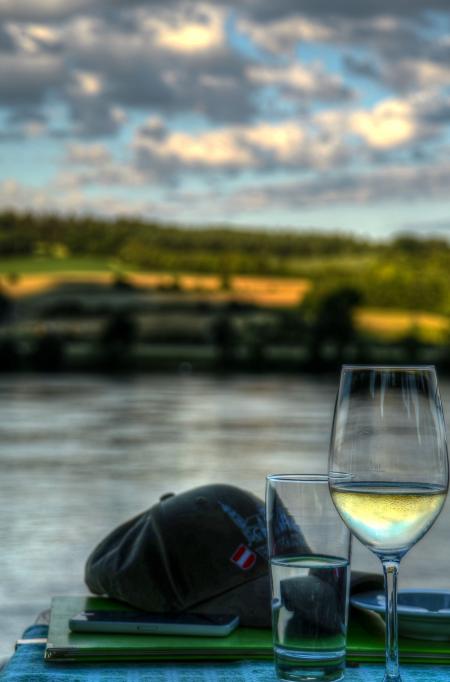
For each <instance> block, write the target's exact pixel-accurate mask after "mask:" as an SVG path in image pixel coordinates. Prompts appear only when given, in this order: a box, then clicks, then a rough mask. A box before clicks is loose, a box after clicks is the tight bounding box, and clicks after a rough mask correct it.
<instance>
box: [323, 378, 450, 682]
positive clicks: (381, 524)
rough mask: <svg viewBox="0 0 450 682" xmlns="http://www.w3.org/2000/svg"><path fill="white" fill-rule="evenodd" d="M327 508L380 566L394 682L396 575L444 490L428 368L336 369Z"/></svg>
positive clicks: (444, 463)
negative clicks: (329, 504) (329, 502)
mask: <svg viewBox="0 0 450 682" xmlns="http://www.w3.org/2000/svg"><path fill="white" fill-rule="evenodd" d="M329 481H330V492H331V496H332V499H333V502H334V504H335V506H336V509H337V510H338V512H339V514H340V515H341V517H342V519H343V520H344V522H345V523H346V524H347V526H348V527H349V528H350V530H351V531H352V533H353V534H354V535H355V536H356V537H357V538H358V539H359V540H360V541H361V542H362V543H363V544H365V545H366V546H367V547H368V548H369V549H370V550H371V551H372V552H374V553H375V554H376V555H377V556H378V557H379V558H380V559H381V562H382V564H383V572H384V578H385V591H386V673H385V678H384V679H385V681H386V682H394V681H399V680H400V673H399V665H398V635H397V574H398V568H399V564H400V560H401V558H402V557H403V556H404V555H405V554H406V552H408V550H409V549H410V548H411V547H412V546H413V545H414V544H415V543H416V542H418V541H419V540H420V538H421V537H423V535H425V533H426V532H427V531H428V530H429V528H430V527H431V526H432V524H433V522H434V521H435V520H436V518H437V516H438V515H439V513H440V511H441V509H442V507H443V505H444V502H445V498H446V495H447V489H448V456H447V444H446V437H445V424H444V415H443V410H442V403H441V400H440V396H439V389H438V382H437V377H436V372H435V370H434V367H431V366H427V367H405V366H402V367H390V366H386V367H383V366H344V367H343V368H342V373H341V381H340V386H339V392H338V396H337V400H336V407H335V413H334V420H333V428H332V434H331V444H330V460H329Z"/></svg>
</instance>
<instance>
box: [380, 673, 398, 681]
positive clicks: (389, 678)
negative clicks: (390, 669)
mask: <svg viewBox="0 0 450 682" xmlns="http://www.w3.org/2000/svg"><path fill="white" fill-rule="evenodd" d="M383 682H402V678H401V677H400V675H388V674H386V675H385V676H384V677H383Z"/></svg>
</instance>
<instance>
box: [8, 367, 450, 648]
mask: <svg viewBox="0 0 450 682" xmlns="http://www.w3.org/2000/svg"><path fill="white" fill-rule="evenodd" d="M336 389H337V379H336V380H316V379H314V378H297V377H296V378H292V379H288V378H286V377H281V378H276V377H275V378H272V377H271V378H261V377H257V378H232V379H223V380H221V379H215V378H204V377H167V376H163V377H155V376H150V377H146V378H143V379H133V380H131V379H130V380H120V381H117V380H112V379H107V378H97V377H78V376H77V377H72V376H65V377H57V378H50V379H49V378H48V377H38V376H35V377H31V378H28V377H26V378H24V377H22V378H6V379H1V380H0V410H1V411H0V414H1V439H0V462H1V477H0V505H1V514H0V541H1V544H0V546H1V554H0V578H1V579H0V591H1V595H0V596H1V600H0V604H1V610H0V657H3V656H7V655H9V654H10V653H11V650H12V647H13V643H14V640H15V639H16V638H17V637H18V636H19V635H20V634H21V631H22V629H23V628H24V627H25V626H26V625H28V624H29V623H31V622H32V621H33V620H34V618H35V617H36V615H37V614H38V612H39V611H40V610H42V609H45V608H47V607H48V606H49V602H50V598H51V596H52V595H55V594H82V593H85V592H86V589H85V587H84V584H83V570H84V562H85V559H86V557H87V556H88V554H89V552H90V551H91V549H92V548H93V547H94V545H95V544H96V543H97V542H98V541H99V540H100V539H101V538H102V537H103V536H104V535H105V534H106V533H107V532H108V531H109V530H111V529H112V528H113V527H114V526H115V525H117V524H118V523H121V522H122V521H124V520H125V519H127V518H129V517H130V516H132V515H134V514H136V513H138V512H140V511H142V510H144V509H146V508H147V507H149V506H151V505H152V504H153V503H154V502H155V501H157V500H158V498H159V497H160V496H161V495H162V494H164V493H166V492H175V493H177V492H181V491H184V490H187V489H189V488H191V487H194V486H197V485H202V484H204V483H210V482H228V483H235V484H238V485H240V486H241V487H243V488H247V489H249V490H251V491H253V492H254V493H256V494H258V495H260V496H261V497H263V495H264V479H265V476H266V474H267V473H270V472H272V473H273V472H290V473H298V472H304V473H308V472H326V469H327V451H328V439H329V431H330V425H331V416H332V411H333V403H334V398H335V393H336ZM441 391H442V394H443V399H444V404H445V409H446V413H447V419H450V384H449V382H441ZM449 540H450V511H449V508H448V506H446V508H445V509H444V512H443V513H442V514H441V516H440V518H439V519H438V521H437V523H436V524H435V526H434V527H433V529H432V530H431V531H430V532H429V533H428V535H427V536H426V537H425V538H424V539H423V540H422V541H421V543H420V545H419V546H418V547H417V548H415V549H413V550H412V552H411V553H410V554H409V555H408V556H407V557H406V558H405V560H404V562H403V564H402V571H401V585H402V586H403V587H406V586H421V585H425V586H427V587H431V586H441V587H448V588H450V572H449V552H448V550H447V548H448V547H449ZM356 545H357V543H355V550H354V565H355V567H356V568H369V569H372V570H373V569H374V568H375V569H376V570H378V563H377V561H376V560H375V559H374V558H373V557H372V556H371V555H370V554H369V552H368V551H367V550H366V549H364V548H363V547H362V546H360V545H358V546H356Z"/></svg>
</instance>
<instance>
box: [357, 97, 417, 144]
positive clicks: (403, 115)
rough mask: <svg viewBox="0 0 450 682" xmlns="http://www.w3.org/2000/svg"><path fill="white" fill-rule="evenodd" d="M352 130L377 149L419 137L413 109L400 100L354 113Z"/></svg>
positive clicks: (388, 101) (382, 103)
mask: <svg viewBox="0 0 450 682" xmlns="http://www.w3.org/2000/svg"><path fill="white" fill-rule="evenodd" d="M350 129H351V131H352V132H354V133H356V134H357V135H360V136H361V137H362V138H363V139H364V140H365V141H366V142H367V143H368V144H369V145H370V146H371V147H374V148H375V149H390V148H391V147H396V146H398V145H401V144H405V143H409V142H411V140H412V139H414V137H415V136H416V135H417V126H416V122H415V119H414V112H413V110H412V107H411V105H410V104H409V103H408V102H405V101H402V100H399V99H391V100H385V101H383V102H380V103H379V104H377V106H376V107H374V109H373V110H372V111H356V112H354V113H353V114H351V115H350Z"/></svg>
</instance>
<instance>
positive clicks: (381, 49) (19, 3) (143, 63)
mask: <svg viewBox="0 0 450 682" xmlns="http://www.w3.org/2000/svg"><path fill="white" fill-rule="evenodd" d="M299 8H301V11H299ZM336 8H339V11H338V13H337V11H336ZM0 117H1V119H0V120H1V123H2V125H1V127H0V145H1V165H0V206H1V207H16V208H21V209H25V208H27V209H35V210H39V211H43V210H58V211H63V212H82V211H83V212H91V213H98V214H102V215H116V214H132V215H141V216H144V217H148V218H158V219H161V220H163V221H176V222H179V223H185V224H192V223H201V224H203V223H208V224H215V223H226V224H230V225H255V226H261V225H262V226H267V227H271V228H274V229H280V228H298V229H304V228H310V227H317V228H319V229H325V230H331V229H342V230H345V231H354V232H364V233H365V234H367V235H369V234H370V235H373V236H375V237H378V236H380V237H381V236H385V235H389V234H391V233H393V232H397V231H401V230H414V231H417V232H418V233H420V234H431V233H433V234H440V235H446V236H450V0H377V1H376V2H375V0H364V1H361V0H342V1H341V2H338V3H337V2H336V1H335V0H302V2H298V0H276V2H274V1H273V0H240V1H239V2H236V3H233V2H220V1H219V2H218V1H216V2H210V3H206V2H205V3H202V2H189V3H188V2H177V1H176V0H164V1H163V0H95V2H93V1H92V0H0Z"/></svg>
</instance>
